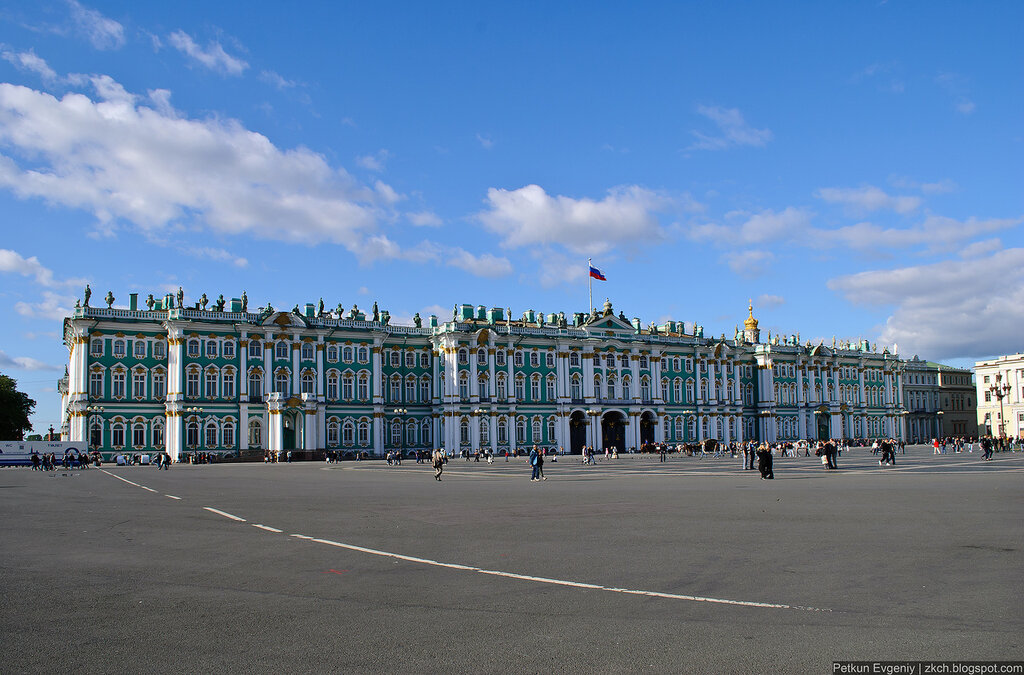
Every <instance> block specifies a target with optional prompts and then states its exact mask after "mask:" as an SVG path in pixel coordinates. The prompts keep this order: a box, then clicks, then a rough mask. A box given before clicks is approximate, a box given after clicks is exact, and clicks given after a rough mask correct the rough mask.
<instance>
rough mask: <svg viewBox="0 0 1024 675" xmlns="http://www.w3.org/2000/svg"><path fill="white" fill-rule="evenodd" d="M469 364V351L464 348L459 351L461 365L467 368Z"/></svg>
mask: <svg viewBox="0 0 1024 675" xmlns="http://www.w3.org/2000/svg"><path fill="white" fill-rule="evenodd" d="M468 364H469V350H468V349H466V348H465V347H463V348H462V349H460V350H459V365H460V366H465V365H468Z"/></svg>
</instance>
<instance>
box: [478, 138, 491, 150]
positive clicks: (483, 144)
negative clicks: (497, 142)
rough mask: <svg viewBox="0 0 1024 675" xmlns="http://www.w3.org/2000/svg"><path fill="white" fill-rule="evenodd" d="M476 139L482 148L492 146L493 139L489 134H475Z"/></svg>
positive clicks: (487, 148)
mask: <svg viewBox="0 0 1024 675" xmlns="http://www.w3.org/2000/svg"><path fill="white" fill-rule="evenodd" d="M476 141H477V143H479V144H480V147H481V148H483V149H484V150H490V149H491V148H493V147H494V140H493V139H492V138H491V137H490V136H484V135H483V134H477V135H476Z"/></svg>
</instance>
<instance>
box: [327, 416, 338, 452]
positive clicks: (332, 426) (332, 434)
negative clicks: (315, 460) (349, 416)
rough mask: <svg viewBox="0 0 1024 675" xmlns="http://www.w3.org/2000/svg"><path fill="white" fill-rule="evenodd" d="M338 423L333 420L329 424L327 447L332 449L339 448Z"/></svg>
mask: <svg viewBox="0 0 1024 675" xmlns="http://www.w3.org/2000/svg"><path fill="white" fill-rule="evenodd" d="M338 430H339V426H338V421H337V420H331V421H330V422H328V423H327V445H329V446H330V447H332V448H336V447H338Z"/></svg>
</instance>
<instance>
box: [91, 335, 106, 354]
mask: <svg viewBox="0 0 1024 675" xmlns="http://www.w3.org/2000/svg"><path fill="white" fill-rule="evenodd" d="M89 355H90V356H103V340H102V339H101V338H93V339H92V340H90V341H89Z"/></svg>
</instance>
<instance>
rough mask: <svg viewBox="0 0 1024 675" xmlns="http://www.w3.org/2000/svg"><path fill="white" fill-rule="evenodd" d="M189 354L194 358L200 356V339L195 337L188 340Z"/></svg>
mask: <svg viewBox="0 0 1024 675" xmlns="http://www.w3.org/2000/svg"><path fill="white" fill-rule="evenodd" d="M188 355H189V356H191V357H192V358H198V357H199V340H196V339H195V338H193V339H191V340H189V341H188Z"/></svg>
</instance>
